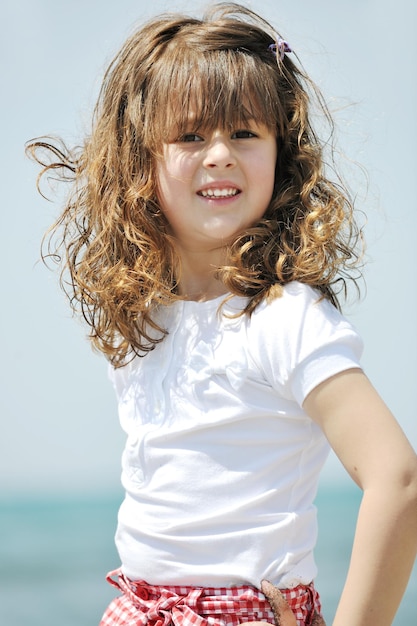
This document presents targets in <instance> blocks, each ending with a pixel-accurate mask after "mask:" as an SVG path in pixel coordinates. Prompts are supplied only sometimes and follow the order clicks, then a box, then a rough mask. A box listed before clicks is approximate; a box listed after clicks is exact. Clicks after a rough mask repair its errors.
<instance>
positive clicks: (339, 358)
mask: <svg viewBox="0 0 417 626" xmlns="http://www.w3.org/2000/svg"><path fill="white" fill-rule="evenodd" d="M248 342H249V345H250V346H251V353H252V356H253V358H254V360H255V362H256V363H257V365H258V367H259V368H260V369H261V371H262V373H263V375H264V376H265V378H266V380H267V381H268V383H269V384H270V385H271V386H272V387H273V388H275V389H276V390H277V392H278V393H280V394H281V395H282V396H283V397H285V398H287V399H293V400H295V401H296V402H297V403H298V404H300V405H302V403H303V402H304V400H305V398H306V397H307V395H308V394H309V393H310V391H312V390H313V389H314V388H315V387H316V386H317V385H319V384H320V383H322V382H323V381H325V380H326V379H328V378H330V377H331V376H334V375H335V374H338V373H340V372H342V371H345V370H348V369H351V368H356V367H360V357H361V354H362V350H363V343H362V340H361V338H360V336H359V334H358V333H357V331H356V330H355V328H354V327H353V326H352V324H351V323H350V322H349V321H348V320H347V319H346V318H345V317H344V316H343V315H341V313H339V311H337V309H336V308H335V307H334V306H333V305H332V304H331V303H330V302H329V301H328V300H325V299H321V298H320V294H318V293H317V292H316V291H315V290H313V289H312V288H310V287H308V286H307V285H303V284H301V283H295V282H294V283H290V284H289V285H286V286H285V287H284V290H283V295H282V296H281V297H278V298H276V299H275V300H273V301H272V302H269V303H268V302H266V301H265V302H263V303H262V304H261V305H260V306H259V307H258V308H257V309H256V310H255V312H254V313H253V315H252V319H251V322H250V325H249V327H248Z"/></svg>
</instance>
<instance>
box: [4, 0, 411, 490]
mask: <svg viewBox="0 0 417 626" xmlns="http://www.w3.org/2000/svg"><path fill="white" fill-rule="evenodd" d="M205 4H206V3H202V2H192V1H188V2H187V1H182V2H176V3H168V2H162V1H158V0H155V1H154V2H153V3H149V2H144V1H143V0H136V1H131V0H120V1H119V2H114V0H100V1H99V0H90V1H85V0H83V1H81V0H73V1H72V2H70V3H69V2H61V1H58V0H54V1H52V0H35V1H33V0H15V2H13V3H11V2H8V3H6V6H5V7H3V18H4V19H3V33H2V38H1V42H0V46H1V55H0V69H1V76H2V82H3V85H2V98H1V101H0V106H1V120H2V122H1V123H2V139H3V145H2V148H3V149H2V152H1V160H2V167H1V172H2V197H3V210H2V220H3V223H2V229H1V236H2V246H1V254H2V262H1V268H2V270H1V271H2V287H3V296H2V303H3V305H2V310H1V316H2V319H1V328H2V345H3V359H2V364H1V380H2V395H1V402H2V407H1V416H2V434H1V439H0V488H1V489H2V491H3V493H5V492H8V491H11V492H15V493H18V492H21V493H28V492H30V493H38V492H43V491H45V492H55V491H57V490H59V489H62V488H63V489H65V490H74V491H80V490H84V491H88V490H89V489H95V490H102V491H108V490H113V489H118V485H119V473H120V470H119V466H120V454H121V449H122V446H123V435H122V433H121V431H120V429H119V425H118V421H117V415H116V404H115V400H114V397H113V391H112V389H111V388H110V385H109V384H108V383H107V379H106V364H105V362H104V360H103V359H102V358H100V357H98V356H97V355H94V354H93V353H92V352H91V349H90V347H89V345H88V343H87V341H86V340H85V338H84V335H85V329H84V328H83V327H82V325H81V324H80V323H79V322H77V321H75V320H74V319H72V318H71V314H70V312H69V308H68V306H67V303H66V301H65V299H64V296H63V295H62V294H61V293H60V291H59V289H58V287H57V277H56V275H55V274H53V273H51V272H50V271H48V270H47V269H45V268H44V266H43V265H42V264H41V263H39V245H40V240H41V237H42V234H43V232H44V230H45V229H46V228H47V227H48V226H49V224H50V223H51V222H52V220H53V218H54V216H55V215H56V214H57V210H58V209H57V207H56V206H54V205H53V204H51V203H46V202H45V201H43V200H42V199H41V198H40V197H39V196H37V194H36V192H35V177H36V173H37V172H36V169H35V167H34V166H33V165H32V164H31V163H29V162H28V161H27V160H26V159H25V157H24V154H23V146H24V143H25V141H26V140H28V139H30V138H32V137H35V136H39V135H43V134H57V135H61V136H62V137H64V139H66V140H67V141H69V142H73V141H75V142H76V141H77V138H79V137H80V136H81V135H82V132H83V129H84V128H86V127H88V123H89V118H90V113H91V109H92V106H93V103H94V98H95V95H96V94H97V91H98V88H99V85H100V77H101V76H102V73H103V70H104V68H105V66H106V63H107V61H109V60H110V58H111V56H112V54H113V53H114V52H115V51H116V50H117V49H118V47H119V46H120V44H121V43H122V42H123V40H124V39H125V37H126V36H127V35H128V34H129V33H130V32H131V30H132V28H133V26H134V24H135V23H138V22H141V21H143V19H145V18H146V17H149V16H151V15H153V14H155V13H158V12H161V11H164V10H177V9H178V10H184V11H192V12H196V13H198V7H200V6H204V5H205ZM247 4H249V6H251V7H252V8H254V9H255V10H256V11H258V12H260V13H262V14H263V15H265V17H267V18H268V19H269V20H270V21H272V22H273V23H274V24H275V25H276V26H277V28H278V29H279V30H280V31H281V32H282V33H283V34H284V36H285V37H286V38H287V39H288V41H290V43H291V45H292V47H293V48H294V49H295V50H296V51H297V54H298V55H299V56H300V58H301V60H302V62H303V64H304V66H305V67H306V69H307V70H308V71H309V72H310V74H311V75H312V77H313V78H314V79H315V80H316V82H318V84H319V85H320V87H321V88H322V89H323V91H324V93H325V95H326V97H327V99H328V101H329V103H330V107H331V108H332V109H333V110H334V111H335V113H336V121H337V123H338V134H339V139H340V142H339V143H340V147H341V149H342V150H343V152H344V153H346V154H347V155H348V156H349V157H350V158H351V159H352V160H357V161H359V162H360V163H361V164H362V165H363V166H364V168H366V171H367V177H368V181H367V182H366V180H365V178H364V176H363V175H362V174H361V173H360V171H359V170H358V169H357V168H355V167H353V166H349V167H348V168H347V172H348V173H349V174H350V176H351V178H350V184H351V187H352V188H353V189H354V190H355V191H357V192H358V201H357V203H358V207H359V208H361V209H363V210H364V211H365V213H366V214H367V217H368V226H367V239H368V257H369V262H368V266H367V269H366V274H365V275H366V281H367V293H366V294H364V297H363V299H362V301H360V302H358V303H355V304H353V305H351V306H350V307H349V309H348V314H349V317H350V318H351V319H352V321H353V322H354V324H355V325H356V326H357V327H358V329H359V330H360V332H361V334H362V336H363V338H364V341H365V354H364V360H363V363H364V367H365V369H366V371H367V373H368V375H369V376H370V378H371V379H372V381H373V382H374V384H375V386H376V387H377V389H378V390H379V392H380V393H381V395H382V396H383V397H384V399H385V401H386V402H387V403H388V405H389V406H390V407H391V409H392V410H393V411H394V413H395V414H396V416H397V418H398V420H399V422H400V423H401V425H402V427H403V428H404V430H405V432H406V434H407V435H408V437H409V438H410V440H411V442H412V443H413V445H414V447H417V419H416V409H415V399H414V390H415V385H416V383H417V377H416V373H417V366H416V365H417V363H416V361H417V324H416V321H417V319H416V310H417V306H416V305H417V302H416V300H417V290H416V285H417V280H416V278H417V276H416V274H417V264H416V261H415V251H414V250H415V236H416V232H417V211H416V199H415V197H416V195H415V189H414V184H415V174H416V171H417V167H416V166H417V163H416V160H417V159H416V152H415V146H416V145H417V116H416V113H415V112H416V109H417V107H416V105H417V93H416V91H417V85H416V80H415V68H416V66H417V39H416V37H415V32H414V31H415V27H416V25H417V19H416V18H417V5H416V4H415V3H411V2H408V1H407V0H399V1H397V2H395V3H393V2H388V1H387V0H361V1H359V0H352V1H351V2H334V1H331V0H316V2H314V3H312V2H310V0H293V1H292V2H288V1H287V2H283V1H282V2H281V1H277V0H269V1H267V0H265V1H259V2H255V1H254V2H251V3H247ZM366 187H367V188H366ZM324 480H327V481H331V480H338V481H343V480H346V479H345V478H344V473H343V470H342V469H341V468H340V467H339V464H338V463H337V462H336V461H335V460H334V459H333V460H330V462H329V464H328V466H327V469H326V470H325V472H324Z"/></svg>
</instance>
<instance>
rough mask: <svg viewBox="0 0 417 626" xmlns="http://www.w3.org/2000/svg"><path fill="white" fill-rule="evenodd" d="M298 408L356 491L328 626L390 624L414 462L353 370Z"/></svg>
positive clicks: (402, 567) (413, 519)
mask: <svg viewBox="0 0 417 626" xmlns="http://www.w3.org/2000/svg"><path fill="white" fill-rule="evenodd" d="M304 409H305V410H306V411H307V413H308V414H309V415H310V416H311V417H312V419H313V420H315V421H316V422H317V423H318V424H319V425H320V426H321V428H322V429H323V431H324V433H325V434H326V437H327V438H328V440H329V442H330V444H331V446H332V448H333V449H334V451H335V452H336V454H337V455H338V457H339V458H340V460H341V461H342V463H343V464H344V466H345V467H346V469H347V471H348V472H349V474H350V475H351V477H352V478H353V480H354V481H355V482H356V483H357V484H358V485H359V487H361V489H362V490H363V499H362V503H361V507H360V510H359V515H358V521H357V526H356V532H355V539H354V544H353V549H352V556H351V562H350V567H349V571H348V575H347V579H346V582H345V586H344V590H343V593H342V596H341V599H340V602H339V606H338V609H337V612H336V616H335V620H334V622H333V626H371V625H372V626H374V625H375V626H390V625H391V624H392V621H393V619H394V616H395V613H396V610H397V608H398V606H399V604H400V602H401V598H402V595H403V593H404V591H405V588H406V586H407V582H408V578H409V576H410V573H411V569H412V567H413V563H414V559H415V556H416V552H417V457H416V455H415V453H414V451H413V449H412V448H411V446H410V444H409V443H408V441H407V439H406V437H405V435H404V434H403V432H402V430H401V428H400V427H399V426H398V424H397V422H396V421H395V419H394V417H393V416H392V414H391V413H390V411H389V410H388V408H387V407H386V406H385V404H384V403H383V401H382V400H381V398H380V397H379V395H378V394H377V392H376V391H375V389H374V388H373V387H372V385H371V384H370V382H369V380H368V379H367V378H366V376H365V375H364V374H363V372H361V371H360V370H356V369H352V370H348V371H347V372H342V373H341V374H338V375H336V376H334V377H332V378H330V379H329V380H327V381H325V382H323V383H322V384H321V385H319V386H318V387H316V389H314V390H313V391H312V392H311V393H310V394H309V395H308V396H307V398H306V400H305V402H304Z"/></svg>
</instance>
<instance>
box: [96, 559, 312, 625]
mask: <svg viewBox="0 0 417 626" xmlns="http://www.w3.org/2000/svg"><path fill="white" fill-rule="evenodd" d="M107 580H108V581H109V582H110V583H111V584H112V585H114V586H115V587H117V588H118V589H120V591H122V595H121V596H119V597H117V598H115V600H113V601H112V602H111V604H110V605H109V607H108V608H107V610H106V612H105V613H104V615H103V617H102V620H101V622H100V626H170V625H173V626H238V625H239V624H240V623H241V622H251V621H266V622H269V623H271V624H274V623H275V622H274V614H273V612H272V610H271V607H270V605H269V603H268V601H267V600H266V598H265V596H264V595H263V593H262V592H261V591H259V590H258V589H255V588H254V587H251V586H242V587H230V588H222V587H219V588H211V587H205V588H201V587H177V586H167V587H161V586H157V585H148V584H147V583H146V582H144V581H134V582H133V581H130V580H128V579H127V578H126V577H124V576H123V574H122V573H121V572H120V571H119V570H116V571H114V572H110V574H109V575H108V576H107ZM280 591H281V593H282V594H283V596H284V597H285V599H286V600H287V602H288V604H289V606H290V607H291V609H292V611H293V613H294V615H295V617H296V620H297V626H309V625H310V624H311V621H312V619H313V615H314V613H315V612H317V613H319V614H320V611H321V606H320V599H319V595H318V593H317V591H316V590H315V588H314V586H313V585H312V584H311V585H309V586H304V585H299V586H298V587H295V588H294V589H280Z"/></svg>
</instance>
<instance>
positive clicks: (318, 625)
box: [311, 613, 326, 626]
mask: <svg viewBox="0 0 417 626" xmlns="http://www.w3.org/2000/svg"><path fill="white" fill-rule="evenodd" d="M311 626H326V622H325V621H324V619H323V618H322V616H321V615H319V614H318V613H315V614H314V617H313V621H312V622H311Z"/></svg>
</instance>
